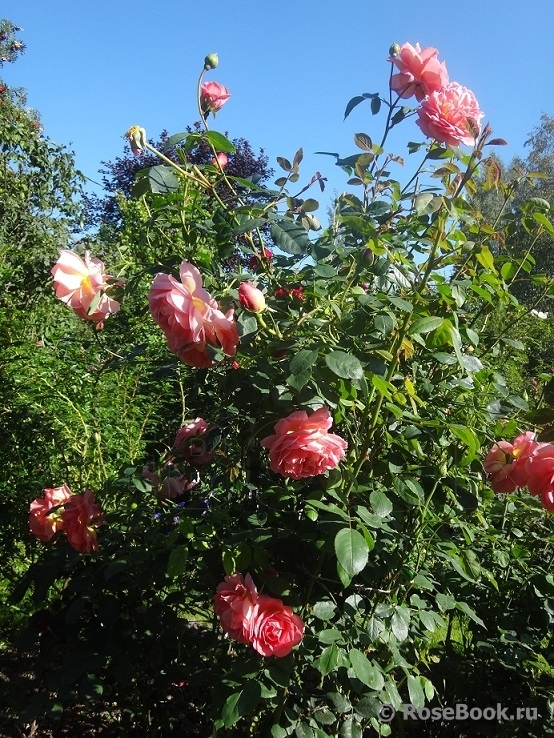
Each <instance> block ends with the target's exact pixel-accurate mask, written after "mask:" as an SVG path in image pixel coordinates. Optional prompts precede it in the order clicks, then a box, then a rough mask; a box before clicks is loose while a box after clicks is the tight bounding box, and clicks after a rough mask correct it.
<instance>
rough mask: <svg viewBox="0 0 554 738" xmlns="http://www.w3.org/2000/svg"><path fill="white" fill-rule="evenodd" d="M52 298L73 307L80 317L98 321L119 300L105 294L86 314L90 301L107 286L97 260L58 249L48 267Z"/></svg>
mask: <svg viewBox="0 0 554 738" xmlns="http://www.w3.org/2000/svg"><path fill="white" fill-rule="evenodd" d="M52 276H53V277H54V289H55V290H56V297H57V298H58V299H59V300H61V301H62V302H65V303H66V304H67V305H69V307H70V308H73V310H75V312H76V313H77V315H78V316H79V317H80V318H83V319H84V320H93V321H95V322H100V321H102V320H104V319H105V318H107V317H108V315H111V314H112V313H117V311H118V310H119V303H118V302H117V300H113V299H112V298H111V297H108V296H107V295H106V294H103V295H102V296H101V298H100V302H99V303H98V304H97V306H96V308H95V310H94V312H92V313H89V310H90V307H91V305H92V302H93V300H94V299H95V297H96V296H97V295H98V293H99V292H102V291H103V290H105V289H106V288H107V287H108V286H109V285H108V283H107V281H106V280H107V279H113V278H112V277H110V276H109V275H106V274H104V264H103V263H102V262H101V261H100V259H92V258H91V257H90V253H89V252H88V251H85V258H84V261H83V259H81V257H80V256H78V255H77V254H76V253H74V252H73V251H69V250H65V251H61V252H60V258H59V259H58V261H57V262H56V263H55V264H54V266H53V267H52Z"/></svg>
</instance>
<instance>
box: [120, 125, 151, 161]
mask: <svg viewBox="0 0 554 738" xmlns="http://www.w3.org/2000/svg"><path fill="white" fill-rule="evenodd" d="M125 138H126V139H127V140H128V141H129V146H130V147H131V151H132V152H133V154H134V155H135V156H140V153H141V152H142V150H143V149H144V146H145V144H146V131H145V130H144V128H141V127H140V126H131V127H130V128H129V130H128V131H127V133H126V134H125Z"/></svg>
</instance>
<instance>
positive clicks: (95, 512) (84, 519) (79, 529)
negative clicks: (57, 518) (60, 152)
mask: <svg viewBox="0 0 554 738" xmlns="http://www.w3.org/2000/svg"><path fill="white" fill-rule="evenodd" d="M62 520H63V529H64V531H65V533H66V535H67V540H68V541H69V544H70V545H71V546H73V548H74V549H75V550H76V551H81V552H87V553H88V552H90V551H98V541H97V539H96V530H95V529H96V528H98V526H100V525H102V522H103V521H102V511H101V510H100V507H99V506H98V505H97V503H96V501H95V499H94V495H93V493H92V492H91V490H90V489H87V490H85V491H84V492H83V494H82V495H72V497H71V499H70V500H69V501H68V502H67V504H66V506H65V509H64V511H63V514H62Z"/></svg>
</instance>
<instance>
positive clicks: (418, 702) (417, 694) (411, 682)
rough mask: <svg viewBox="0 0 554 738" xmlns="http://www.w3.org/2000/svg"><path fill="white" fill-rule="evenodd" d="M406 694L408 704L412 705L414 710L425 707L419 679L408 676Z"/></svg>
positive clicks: (411, 675)
mask: <svg viewBox="0 0 554 738" xmlns="http://www.w3.org/2000/svg"><path fill="white" fill-rule="evenodd" d="M408 693H409V695H410V702H411V703H412V705H414V707H415V709H416V710H421V708H422V707H424V706H425V694H424V693H423V689H422V687H421V684H420V683H419V679H418V678H417V677H415V676H413V674H409V675H408Z"/></svg>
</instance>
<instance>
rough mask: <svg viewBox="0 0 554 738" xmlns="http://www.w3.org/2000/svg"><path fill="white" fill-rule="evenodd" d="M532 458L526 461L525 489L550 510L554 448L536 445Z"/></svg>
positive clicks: (551, 507) (553, 473) (553, 489)
mask: <svg viewBox="0 0 554 738" xmlns="http://www.w3.org/2000/svg"><path fill="white" fill-rule="evenodd" d="M536 446H537V448H536V449H535V452H534V453H533V455H532V456H530V457H529V458H528V459H527V463H526V471H527V474H528V479H527V481H526V484H527V488H528V489H529V492H530V493H531V494H532V495H537V496H538V497H540V498H541V500H542V502H543V505H544V506H545V507H546V508H547V509H548V510H552V509H553V507H554V505H553V504H552V503H553V502H554V494H553V493H554V446H553V445H552V444H551V443H537V444H536Z"/></svg>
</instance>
